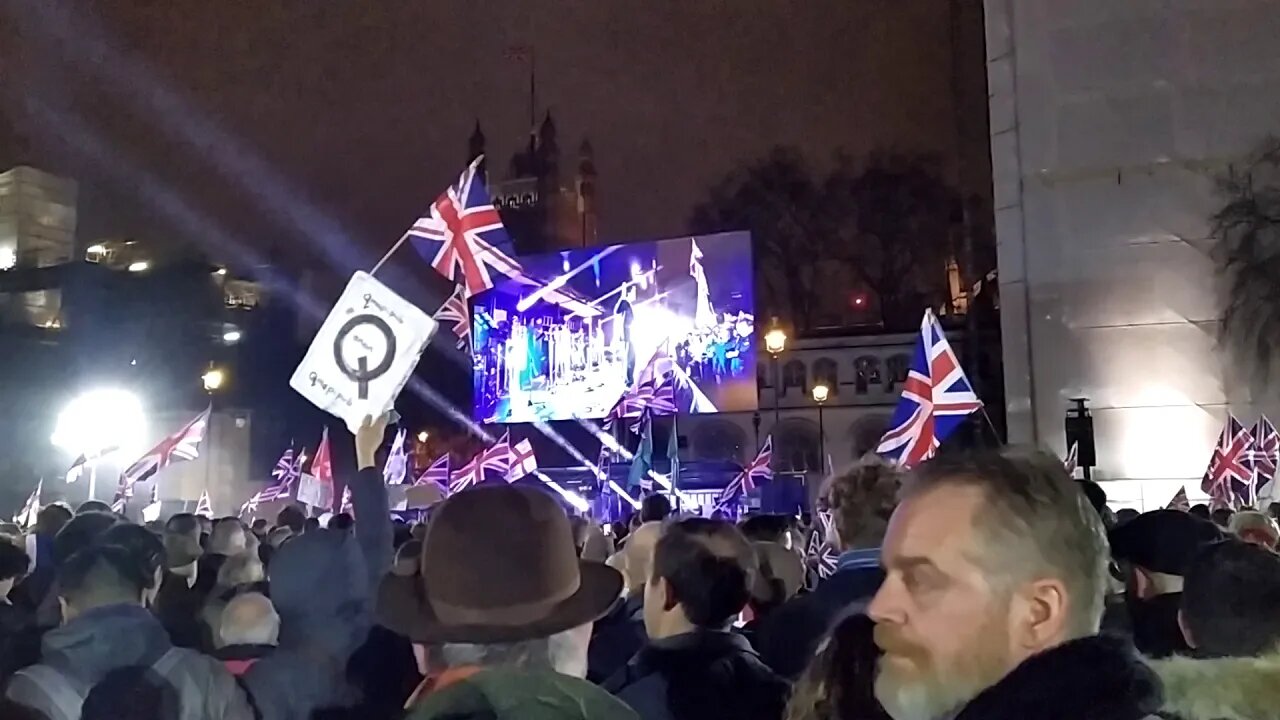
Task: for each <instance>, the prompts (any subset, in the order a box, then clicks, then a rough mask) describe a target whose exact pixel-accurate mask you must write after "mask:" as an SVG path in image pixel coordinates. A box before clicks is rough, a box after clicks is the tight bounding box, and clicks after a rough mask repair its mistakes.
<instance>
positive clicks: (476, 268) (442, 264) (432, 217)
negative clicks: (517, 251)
mask: <svg viewBox="0 0 1280 720" xmlns="http://www.w3.org/2000/svg"><path fill="white" fill-rule="evenodd" d="M483 159H484V157H483V156H480V157H477V158H476V159H475V160H473V161H472V162H471V165H469V166H468V167H467V169H466V170H464V171H462V176H461V177H459V178H458V182H457V184H455V185H452V186H450V187H449V188H448V189H447V190H445V191H444V194H442V195H441V196H440V197H438V198H436V201H435V202H434V203H432V204H431V212H430V213H429V214H427V215H425V216H423V217H422V218H419V219H418V221H417V222H416V223H414V224H413V227H411V228H409V231H408V232H407V233H406V234H407V235H408V236H409V237H410V238H411V239H412V240H413V245H414V247H415V248H417V250H418V253H419V254H420V255H422V257H423V258H425V259H427V260H428V261H430V262H431V267H433V268H435V270H436V272H438V273H440V274H441V275H443V276H445V277H447V278H449V279H450V280H453V281H454V282H456V283H459V284H460V285H461V286H462V288H463V295H464V297H471V296H472V295H475V294H476V293H479V292H483V291H485V290H488V289H489V288H491V287H493V277H492V276H491V275H490V273H489V271H490V269H491V268H492V269H493V270H495V271H497V272H498V273H500V274H501V275H505V276H507V277H516V276H520V275H522V274H523V273H522V271H521V268H520V263H518V262H516V261H515V260H513V259H512V258H511V257H510V256H509V255H507V254H506V252H505V251H504V250H503V248H510V247H511V236H509V235H508V234H507V229H506V228H505V227H503V225H502V218H501V217H499V216H498V210H497V208H495V207H494V206H493V200H492V199H490V197H489V188H487V187H485V182H484V174H483V173H482V172H480V171H479V167H480V163H481V162H482V161H483Z"/></svg>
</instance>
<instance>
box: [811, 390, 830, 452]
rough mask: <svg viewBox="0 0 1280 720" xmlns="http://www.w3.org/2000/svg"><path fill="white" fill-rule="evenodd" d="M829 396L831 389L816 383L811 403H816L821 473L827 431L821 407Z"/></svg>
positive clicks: (825, 449) (825, 450)
mask: <svg viewBox="0 0 1280 720" xmlns="http://www.w3.org/2000/svg"><path fill="white" fill-rule="evenodd" d="M830 394H831V388H829V387H827V386H826V384H824V383H818V384H817V385H814V386H813V401H814V402H816V403H818V455H819V457H818V462H819V463H823V464H824V468H823V473H824V474H825V473H826V469H825V463H826V462H827V431H826V428H825V427H823V424H822V406H823V405H825V404H826V402H827V397H828V396H829V395H830Z"/></svg>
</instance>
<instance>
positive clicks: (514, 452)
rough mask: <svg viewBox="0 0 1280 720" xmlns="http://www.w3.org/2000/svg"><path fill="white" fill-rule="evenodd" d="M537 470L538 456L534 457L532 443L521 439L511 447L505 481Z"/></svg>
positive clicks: (517, 478) (512, 480) (510, 480)
mask: <svg viewBox="0 0 1280 720" xmlns="http://www.w3.org/2000/svg"><path fill="white" fill-rule="evenodd" d="M537 470H538V458H536V457H534V454H533V444H532V443H530V442H529V441H528V440H521V441H520V442H518V443H516V444H515V447H513V448H512V449H511V470H510V471H508V472H507V482H515V481H516V480H519V479H520V478H522V477H524V476H525V475H529V474H530V473H533V472H536V471H537Z"/></svg>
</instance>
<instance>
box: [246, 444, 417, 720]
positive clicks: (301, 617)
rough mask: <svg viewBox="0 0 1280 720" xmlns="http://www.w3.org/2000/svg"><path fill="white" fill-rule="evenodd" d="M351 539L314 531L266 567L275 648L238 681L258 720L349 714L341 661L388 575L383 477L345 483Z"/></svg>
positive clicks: (369, 619)
mask: <svg viewBox="0 0 1280 720" xmlns="http://www.w3.org/2000/svg"><path fill="white" fill-rule="evenodd" d="M350 487H351V496H352V498H351V500H352V505H353V507H354V508H355V515H356V528H355V529H356V531H355V535H354V536H353V535H352V534H351V533H348V532H345V531H339V530H316V531H313V532H309V533H305V534H303V535H302V536H301V537H297V538H294V539H292V540H290V541H289V542H287V543H285V544H284V546H282V547H281V548H280V550H279V551H278V552H277V553H276V555H275V557H274V558H273V559H272V562H271V579H270V590H271V602H272V604H273V605H275V608H276V612H277V613H278V614H279V615H280V645H279V648H278V649H277V650H276V652H275V653H272V654H271V655H270V656H268V657H266V658H263V659H261V660H259V661H258V662H257V663H255V664H254V665H253V667H251V668H249V670H248V671H247V672H246V673H245V674H244V675H243V676H242V678H241V679H242V680H243V681H244V684H245V685H246V686H247V687H248V688H249V691H250V693H251V694H252V695H253V699H254V703H255V704H256V705H257V707H258V710H259V711H260V712H261V717H262V720H309V718H310V717H311V713H312V712H313V711H314V710H316V709H318V708H325V707H333V706H344V707H345V706H351V705H353V704H356V703H358V701H359V697H358V693H357V692H356V690H355V689H354V688H352V687H351V686H350V684H349V683H347V682H346V666H347V661H348V660H349V659H350V658H351V656H352V654H353V653H354V652H355V651H356V649H357V648H359V647H360V645H361V644H362V643H364V641H365V639H366V638H367V637H368V635H369V631H370V628H372V627H373V609H372V603H373V597H374V589H375V587H376V585H377V583H378V581H380V580H381V579H382V576H383V575H384V574H386V572H387V571H388V570H389V569H390V568H391V552H392V548H391V534H392V530H391V518H390V512H391V511H390V508H389V505H388V500H387V489H386V486H385V485H384V484H383V479H382V473H381V472H379V471H378V470H377V469H374V468H370V469H366V470H362V471H360V473H359V474H357V476H356V477H355V478H353V479H352V482H351V483H350Z"/></svg>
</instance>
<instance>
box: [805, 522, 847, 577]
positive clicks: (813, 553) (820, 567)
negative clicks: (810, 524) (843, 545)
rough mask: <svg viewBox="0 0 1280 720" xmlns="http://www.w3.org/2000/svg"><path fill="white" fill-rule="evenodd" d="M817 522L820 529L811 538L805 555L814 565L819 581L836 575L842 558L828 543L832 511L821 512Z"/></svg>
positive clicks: (815, 530) (816, 529)
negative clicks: (838, 562) (837, 566)
mask: <svg viewBox="0 0 1280 720" xmlns="http://www.w3.org/2000/svg"><path fill="white" fill-rule="evenodd" d="M817 520H818V527H817V528H815V529H814V531H813V534H812V535H810V536H809V546H808V548H807V549H806V553H805V554H806V555H807V556H808V558H809V561H810V562H812V563H813V566H814V570H815V571H816V572H817V573H818V579H819V580H826V579H827V578H829V577H831V575H832V574H833V573H835V571H836V561H837V560H838V559H839V558H840V553H839V552H837V551H836V549H835V548H834V547H831V543H829V542H827V533H828V531H829V528H830V527H831V511H830V510H819V511H818V514H817Z"/></svg>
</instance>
